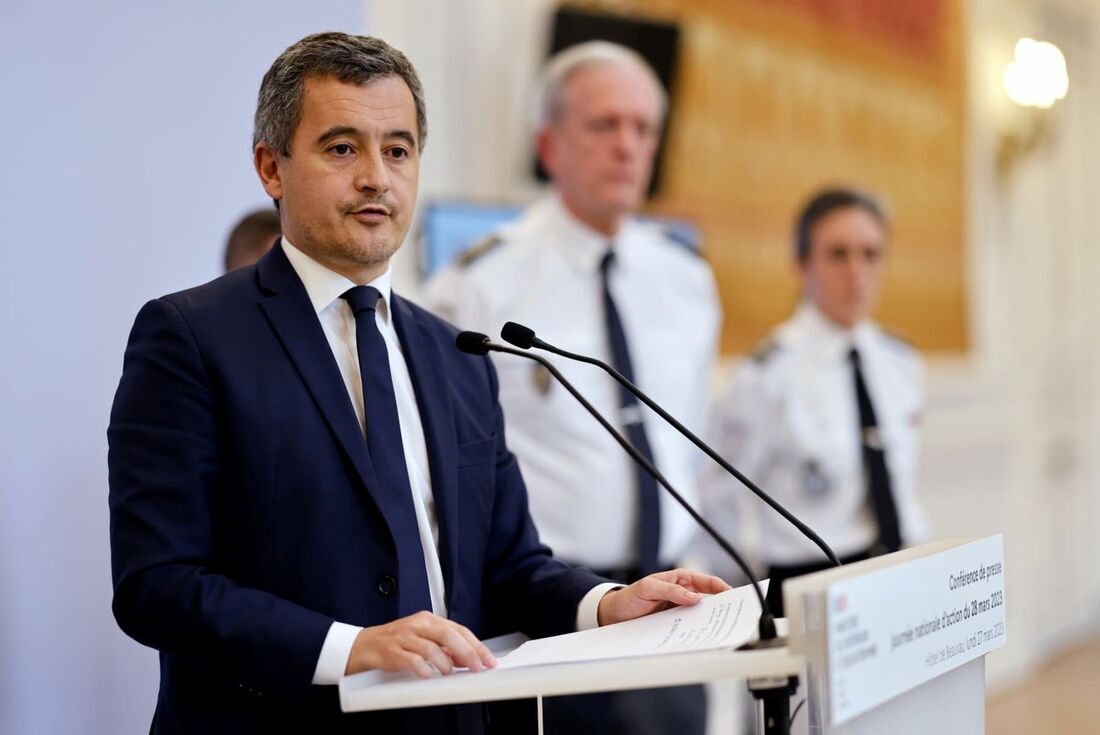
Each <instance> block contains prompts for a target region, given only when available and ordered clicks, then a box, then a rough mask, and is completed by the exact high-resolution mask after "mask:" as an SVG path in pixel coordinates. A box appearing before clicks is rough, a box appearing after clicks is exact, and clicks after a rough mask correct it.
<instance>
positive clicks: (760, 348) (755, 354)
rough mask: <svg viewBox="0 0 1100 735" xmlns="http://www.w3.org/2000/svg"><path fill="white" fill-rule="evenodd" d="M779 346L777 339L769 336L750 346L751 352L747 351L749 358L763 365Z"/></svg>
mask: <svg viewBox="0 0 1100 735" xmlns="http://www.w3.org/2000/svg"><path fill="white" fill-rule="evenodd" d="M779 347H780V345H779V341H778V340H776V339H774V338H771V337H769V338H768V339H766V340H764V341H763V342H761V343H760V344H758V345H756V347H753V348H752V352H750V353H749V358H751V359H752V361H753V362H755V363H757V364H758V365H763V364H764V363H766V362H767V361H768V360H770V359H771V357H772V355H774V354H775V353H777V352H778V351H779Z"/></svg>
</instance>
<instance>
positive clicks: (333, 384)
mask: <svg viewBox="0 0 1100 735" xmlns="http://www.w3.org/2000/svg"><path fill="white" fill-rule="evenodd" d="M256 273H257V278H258V279H259V283H260V288H261V289H262V290H263V291H264V293H265V296H264V298H262V299H261V300H260V308H261V309H263V311H264V313H265V314H266V315H267V319H268V321H269V322H270V323H271V327H272V328H273V329H274V330H275V333H276V334H277V335H278V337H279V340H280V341H281V342H282V344H283V348H284V349H285V350H286V352H287V354H288V355H289V356H290V359H291V362H293V363H294V366H295V368H296V369H297V370H298V374H299V375H300V376H301V377H302V381H303V382H304V383H305V384H306V387H307V388H308V389H309V392H310V394H311V395H312V396H313V400H314V401H315V402H316V404H317V407H318V409H320V411H321V414H322V415H323V416H324V417H325V421H327V422H328V424H329V426H330V427H331V428H332V431H333V433H334V434H335V435H336V438H337V440H338V441H339V443H340V445H341V446H342V447H343V449H344V452H345V453H346V454H347V455H348V458H349V459H350V460H351V462H352V465H354V467H355V469H356V472H357V473H358V474H359V478H360V479H361V480H362V482H363V485H364V486H365V487H366V488H367V492H368V493H369V494H370V496H371V499H372V500H373V501H374V504H375V505H376V506H377V507H378V509H379V511H380V512H381V513H382V515H383V517H384V518H385V519H386V524H387V525H388V526H389V527H390V528H392V527H393V523H392V519H391V518H390V517H389V515H388V513H390V512H392V508H389V507H388V504H386V503H383V502H380V500H381V499H380V498H379V497H378V496H377V495H375V492H376V488H377V487H378V479H377V476H376V475H375V472H374V465H373V464H372V463H371V460H370V453H369V452H368V451H367V443H366V440H365V439H364V437H363V430H362V428H361V427H360V426H359V419H358V417H357V416H356V415H355V409H354V408H353V407H352V405H351V399H350V398H349V396H348V391H347V388H346V387H345V386H344V379H343V377H341V375H340V368H339V367H338V366H337V365H336V358H335V357H334V356H333V354H332V347H331V346H330V345H329V343H328V339H327V338H326V337H325V332H324V330H323V329H322V328H321V322H320V320H318V318H317V313H316V312H315V311H314V309H313V304H312V303H311V302H310V300H309V295H308V294H307V293H306V289H305V286H303V285H302V281H301V279H299V278H298V274H297V273H296V272H295V271H294V267H293V266H291V264H290V261H289V260H287V258H286V255H285V254H284V253H283V249H282V244H281V243H280V244H276V245H275V247H274V248H273V249H272V250H271V252H270V253H268V254H267V255H266V256H264V257H263V259H261V260H260V262H259V263H258V264H257V268H256Z"/></svg>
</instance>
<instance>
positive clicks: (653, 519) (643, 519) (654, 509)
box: [600, 248, 661, 582]
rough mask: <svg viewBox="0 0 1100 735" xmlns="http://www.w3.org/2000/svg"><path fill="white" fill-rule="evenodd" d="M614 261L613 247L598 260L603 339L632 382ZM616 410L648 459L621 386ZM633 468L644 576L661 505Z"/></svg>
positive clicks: (638, 419) (653, 560) (647, 478)
mask: <svg viewBox="0 0 1100 735" xmlns="http://www.w3.org/2000/svg"><path fill="white" fill-rule="evenodd" d="M614 264H615V251H614V250H611V249H610V248H608V251H607V254H606V255H604V257H603V260H602V261H600V276H601V280H602V282H603V305H604V318H605V320H606V322H607V340H608V344H609V346H610V347H611V364H612V365H613V366H614V368H615V369H616V370H618V371H619V372H620V373H622V374H623V377H625V378H626V379H627V380H629V381H630V382H631V383H633V382H634V365H633V363H632V362H631V360H630V349H629V348H628V347H627V340H626V333H625V332H624V331H623V322H622V320H621V319H620V318H619V310H618V309H617V308H616V306H615V299H614V298H612V296H611V288H610V273H611V268H612V266H613V265H614ZM619 410H620V415H621V416H622V418H623V423H624V424H625V428H626V437H627V439H629V440H630V443H631V444H633V445H634V448H635V449H637V450H638V451H639V452H640V453H641V454H642V456H644V457H645V458H646V459H648V460H649V461H650V462H652V461H653V451H652V450H651V449H650V447H649V439H648V438H647V437H646V433H645V424H644V423H642V411H641V406H640V405H639V404H638V399H637V398H635V397H634V395H633V394H632V393H631V392H630V391H628V390H627V389H626V388H624V387H622V386H619ZM634 470H635V476H636V478H637V482H638V571H639V573H640V574H641V575H642V576H645V575H647V574H652V573H653V572H656V571H660V567H659V562H658V559H657V554H658V551H659V548H660V545H661V506H660V503H659V501H658V497H657V481H656V480H654V479H653V477H652V476H651V475H650V474H649V473H648V472H646V471H645V470H644V469H642V466H641V465H639V464H638V463H637V462H635V463H634ZM626 581H628V582H629V581H633V580H626Z"/></svg>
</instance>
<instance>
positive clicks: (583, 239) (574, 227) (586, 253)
mask: <svg viewBox="0 0 1100 735" xmlns="http://www.w3.org/2000/svg"><path fill="white" fill-rule="evenodd" d="M545 216H546V218H547V219H548V220H549V222H550V225H551V227H553V229H554V231H555V232H557V233H558V234H559V235H560V236H559V237H556V238H554V242H555V244H556V245H557V247H558V249H559V250H560V252H561V254H562V256H564V257H565V259H566V261H568V262H569V264H570V265H571V266H573V268H575V269H576V270H577V271H579V272H581V273H587V274H594V273H597V272H598V271H599V266H600V261H601V260H603V257H604V255H605V254H606V253H607V249H608V247H612V246H614V245H617V244H618V243H620V242H621V241H623V240H624V238H625V236H626V234H627V230H628V228H629V227H630V225H631V222H630V219H629V218H626V219H625V220H624V221H623V224H622V227H620V228H619V232H618V234H616V235H615V236H614V237H608V236H607V235H604V234H603V233H601V232H596V231H595V230H593V229H592V228H591V227H589V226H588V225H586V224H584V223H583V222H581V221H580V220H579V219H577V218H576V217H575V216H574V215H573V213H572V212H570V211H569V208H568V207H566V206H565V202H563V201H562V200H561V196H560V195H558V194H554V195H553V196H551V197H550V198H549V201H548V202H547V203H546V207H545ZM624 251H625V248H620V247H616V250H615V259H616V266H615V267H616V268H619V267H621V266H622V263H623V252H624Z"/></svg>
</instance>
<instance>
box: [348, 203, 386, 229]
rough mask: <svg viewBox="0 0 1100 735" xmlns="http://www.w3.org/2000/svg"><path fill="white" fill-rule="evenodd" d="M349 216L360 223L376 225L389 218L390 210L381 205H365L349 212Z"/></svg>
mask: <svg viewBox="0 0 1100 735" xmlns="http://www.w3.org/2000/svg"><path fill="white" fill-rule="evenodd" d="M350 214H351V216H352V217H354V218H355V219H357V220H359V221H360V222H365V223H367V224H376V223H378V222H384V221H385V220H386V219H388V218H389V216H390V209H389V207H386V206H384V205H382V204H367V205H365V206H362V207H358V208H356V209H353V210H351V213H350Z"/></svg>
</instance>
